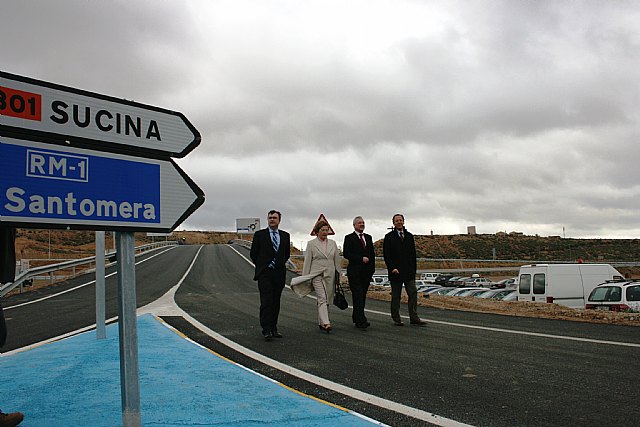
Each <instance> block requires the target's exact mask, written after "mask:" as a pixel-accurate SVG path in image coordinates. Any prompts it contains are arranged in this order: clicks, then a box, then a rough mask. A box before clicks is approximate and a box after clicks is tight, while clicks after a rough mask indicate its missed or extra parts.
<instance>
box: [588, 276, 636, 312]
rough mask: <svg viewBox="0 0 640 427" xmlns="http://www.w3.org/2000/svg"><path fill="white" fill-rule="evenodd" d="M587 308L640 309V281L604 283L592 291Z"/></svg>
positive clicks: (611, 309)
mask: <svg viewBox="0 0 640 427" xmlns="http://www.w3.org/2000/svg"><path fill="white" fill-rule="evenodd" d="M585 308H587V309H594V310H607V311H640V281H636V280H631V281H624V282H613V281H611V282H606V283H602V284H601V285H598V286H596V287H595V288H594V289H593V290H592V291H591V293H590V294H589V298H588V299H587V304H586V305H585Z"/></svg>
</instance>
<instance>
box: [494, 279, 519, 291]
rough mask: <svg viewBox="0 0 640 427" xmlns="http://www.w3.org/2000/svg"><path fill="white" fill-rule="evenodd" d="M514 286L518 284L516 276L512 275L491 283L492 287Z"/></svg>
mask: <svg viewBox="0 0 640 427" xmlns="http://www.w3.org/2000/svg"><path fill="white" fill-rule="evenodd" d="M514 286H518V278H517V277H512V278H510V279H502V280H500V281H498V282H496V283H494V284H493V287H494V288H503V289H504V288H510V287H514Z"/></svg>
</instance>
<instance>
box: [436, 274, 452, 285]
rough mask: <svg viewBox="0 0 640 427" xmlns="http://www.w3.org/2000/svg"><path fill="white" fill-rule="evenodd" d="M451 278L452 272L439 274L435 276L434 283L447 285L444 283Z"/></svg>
mask: <svg viewBox="0 0 640 427" xmlns="http://www.w3.org/2000/svg"><path fill="white" fill-rule="evenodd" d="M451 278H453V274H441V275H439V276H438V277H436V278H435V280H434V282H433V283H434V284H435V285H440V286H447V285H446V283H447V282H448V281H449V280H451Z"/></svg>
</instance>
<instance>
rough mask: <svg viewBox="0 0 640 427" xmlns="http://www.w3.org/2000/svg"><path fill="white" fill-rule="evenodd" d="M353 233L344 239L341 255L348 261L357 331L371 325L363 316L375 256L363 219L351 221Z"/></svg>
mask: <svg viewBox="0 0 640 427" xmlns="http://www.w3.org/2000/svg"><path fill="white" fill-rule="evenodd" d="M353 229H354V232H353V233H351V234H347V235H346V236H345V237H344V244H343V245H342V248H343V255H344V257H345V258H346V259H347V260H348V261H349V265H348V266H347V277H348V278H349V288H351V296H352V297H353V313H352V315H351V318H352V320H353V323H355V325H356V328H358V329H367V328H368V327H369V326H370V325H371V324H370V323H369V322H368V321H367V317H366V316H365V314H364V306H365V302H366V300H367V290H369V283H370V282H371V276H373V273H374V272H375V270H376V254H375V250H374V248H373V239H371V236H370V235H368V234H366V233H365V232H364V219H362V217H361V216H357V217H355V218H354V220H353Z"/></svg>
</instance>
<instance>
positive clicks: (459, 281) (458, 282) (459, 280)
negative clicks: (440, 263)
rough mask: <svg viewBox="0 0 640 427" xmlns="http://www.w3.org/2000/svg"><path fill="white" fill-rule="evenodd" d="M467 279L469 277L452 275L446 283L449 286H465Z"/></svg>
mask: <svg viewBox="0 0 640 427" xmlns="http://www.w3.org/2000/svg"><path fill="white" fill-rule="evenodd" d="M467 279H471V277H454V278H452V279H451V280H449V283H447V284H448V285H449V286H457V287H461V286H466V281H467Z"/></svg>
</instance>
